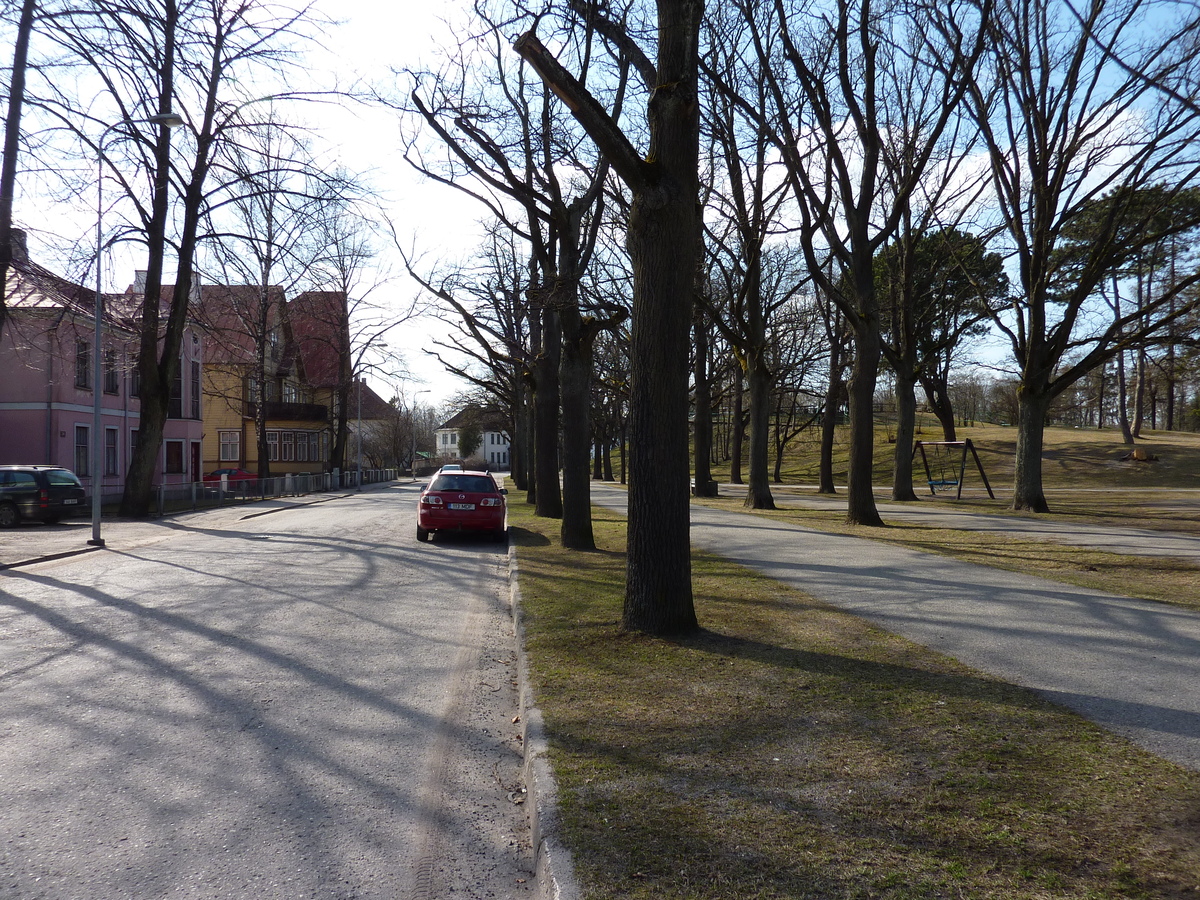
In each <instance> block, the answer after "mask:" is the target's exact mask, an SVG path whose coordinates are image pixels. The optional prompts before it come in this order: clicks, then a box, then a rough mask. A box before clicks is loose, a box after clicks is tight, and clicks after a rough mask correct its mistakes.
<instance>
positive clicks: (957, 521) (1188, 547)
mask: <svg viewBox="0 0 1200 900" xmlns="http://www.w3.org/2000/svg"><path fill="white" fill-rule="evenodd" d="M771 491H772V493H773V494H774V496H775V499H776V501H778V502H780V503H783V504H784V505H785V506H794V507H798V508H800V509H842V510H844V509H845V508H846V495H845V493H844V492H843V493H840V494H837V495H835V496H832V497H830V496H829V495H827V494H818V493H816V491H815V490H812V489H807V490H806V489H804V488H794V487H790V486H784V487H782V488H780V486H779V485H774V484H773V485H771ZM1145 494H1146V492H1142V497H1143V500H1144V498H1145ZM721 495H722V496H724V497H745V496H746V487H745V485H733V484H723V485H721ZM1195 497H1196V499H1195V500H1194V501H1192V502H1194V503H1195V504H1200V493H1197V494H1196V495H1195ZM1175 502H1176V503H1178V501H1175ZM1050 505H1051V508H1053V506H1054V501H1053V498H1051V501H1050ZM879 512H880V515H882V516H883V518H884V521H886V522H905V523H909V524H919V525H928V526H931V527H935V528H956V529H958V530H960V531H992V532H997V533H999V534H1004V535H1007V536H1008V537H1012V538H1017V539H1020V540H1026V541H1043V540H1046V539H1047V538H1048V539H1050V540H1051V541H1053V542H1055V543H1057V544H1070V545H1072V546H1076V547H1092V548H1095V549H1096V550H1104V551H1106V552H1108V553H1123V554H1126V555H1130V556H1165V557H1175V558H1178V559H1186V560H1190V561H1192V562H1197V563H1200V536H1197V535H1192V534H1178V533H1175V532H1171V531H1158V530H1155V529H1153V528H1124V527H1113V526H1111V525H1089V524H1087V523H1085V522H1057V521H1054V520H1052V519H1047V518H1045V517H1044V516H1036V515H1020V514H1001V513H984V512H978V511H964V510H956V509H947V508H946V506H945V505H942V504H938V505H933V504H931V503H920V502H918V503H889V502H881V503H880V504H879Z"/></svg>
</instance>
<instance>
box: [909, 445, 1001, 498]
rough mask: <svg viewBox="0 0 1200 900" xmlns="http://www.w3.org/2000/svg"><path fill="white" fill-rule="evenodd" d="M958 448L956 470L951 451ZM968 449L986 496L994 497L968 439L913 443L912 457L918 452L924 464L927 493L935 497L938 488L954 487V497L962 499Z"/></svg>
mask: <svg viewBox="0 0 1200 900" xmlns="http://www.w3.org/2000/svg"><path fill="white" fill-rule="evenodd" d="M927 447H928V448H929V452H928V453H926V450H925V448H927ZM959 448H961V449H962V453H961V454H960V456H959V458H958V466H957V470H956V469H955V468H954V460H953V459H952V458H951V452H952V451H953V450H955V449H959ZM968 451H969V452H970V454H971V456H972V457H973V458H974V460H975V468H977V469H978V470H979V477H980V478H982V479H983V486H984V487H985V488H987V492H988V496H989V497H991V498H992V499H993V500H995V499H996V495H995V494H993V493H992V486H991V485H990V484H988V480H987V475H986V474H984V471H983V463H981V462H980V461H979V454H978V453H976V452H975V445H974V444H972V443H971V441H970V440H969V439H968V440H965V441H917V442H916V443H915V444H913V452H912V458H913V459H916V458H917V453H918V452H920V454H921V462H922V463H924V464H925V480H926V481H928V482H929V493H931V494H933V495H934V496H935V497H936V496H937V492H938V490H939V489H942V490H945V489H948V488H952V487H956V488H958V492H957V493H956V494H955V495H954V499H955V500H961V499H962V486H963V477H964V476H965V475H966V472H967V452H968ZM930 456H932V457H933V460H932V462H933V464H932V466H931V465H930Z"/></svg>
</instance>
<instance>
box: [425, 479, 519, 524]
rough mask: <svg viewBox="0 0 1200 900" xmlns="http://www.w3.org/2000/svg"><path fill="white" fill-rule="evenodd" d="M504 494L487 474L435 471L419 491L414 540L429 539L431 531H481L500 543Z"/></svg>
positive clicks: (503, 522) (504, 510) (504, 512)
mask: <svg viewBox="0 0 1200 900" xmlns="http://www.w3.org/2000/svg"><path fill="white" fill-rule="evenodd" d="M507 493H508V491H507V490H505V489H503V488H500V487H498V486H497V484H496V482H495V480H494V479H493V478H492V476H491V475H490V474H489V473H487V472H471V471H464V472H453V471H452V472H438V473H437V474H436V475H434V476H433V478H432V480H431V481H430V482H429V484H428V485H427V486H426V487H425V490H423V491H421V500H420V502H419V503H418V504H417V540H418V541H427V540H429V535H430V534H431V533H432V532H434V531H481V532H486V533H487V534H490V535H491V536H492V537H494V538H495V539H496V540H498V541H503V540H504V539H505V538H506V537H507V535H508V530H507V527H508V523H507V521H506V516H507V513H508V509H507V506H506V505H505V502H504V495H505V494H507Z"/></svg>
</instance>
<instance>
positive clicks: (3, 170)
mask: <svg viewBox="0 0 1200 900" xmlns="http://www.w3.org/2000/svg"><path fill="white" fill-rule="evenodd" d="M36 5H37V4H36V2H35V0H24V2H23V3H22V4H21V18H20V20H19V21H18V23H17V34H16V43H15V45H14V46H13V67H12V76H11V77H10V78H9V91H8V111H7V112H6V113H5V116H4V160H3V165H2V166H0V335H3V334H4V320H5V318H6V315H7V309H8V302H7V301H8V298H7V296H6V295H7V293H8V267H9V266H10V265H11V264H12V258H13V253H12V208H13V198H14V195H15V193H16V186H17V153H18V151H19V149H20V145H21V107H22V106H23V104H24V102H25V67H26V61H27V59H28V56H29V36H30V34H31V33H32V32H33V13H34V8H35V6H36ZM98 251H99V248H97V252H98ZM97 265H99V261H97ZM95 352H96V353H99V352H100V348H99V347H97V348H96V349H95ZM96 390H100V386H99V385H96ZM99 439H100V438H99V435H97V436H95V437H94V440H99ZM99 476H100V473H97V474H96V478H97V480H96V483H97V484H99V483H100V482H99V480H98V479H99Z"/></svg>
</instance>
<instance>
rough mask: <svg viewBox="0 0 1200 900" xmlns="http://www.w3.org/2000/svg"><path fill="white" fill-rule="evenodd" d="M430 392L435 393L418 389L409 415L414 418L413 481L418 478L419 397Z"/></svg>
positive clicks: (412, 423) (412, 422)
mask: <svg viewBox="0 0 1200 900" xmlns="http://www.w3.org/2000/svg"><path fill="white" fill-rule="evenodd" d="M430 393H433V392H432V391H430V390H429V389H425V390H422V391H417V392H416V393H415V394H413V402H412V414H411V415H410V416H409V418H410V419H411V420H412V421H411V423H410V424H411V425H412V480H413V481H416V480H417V397H419V396H420V395H421V394H430Z"/></svg>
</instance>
